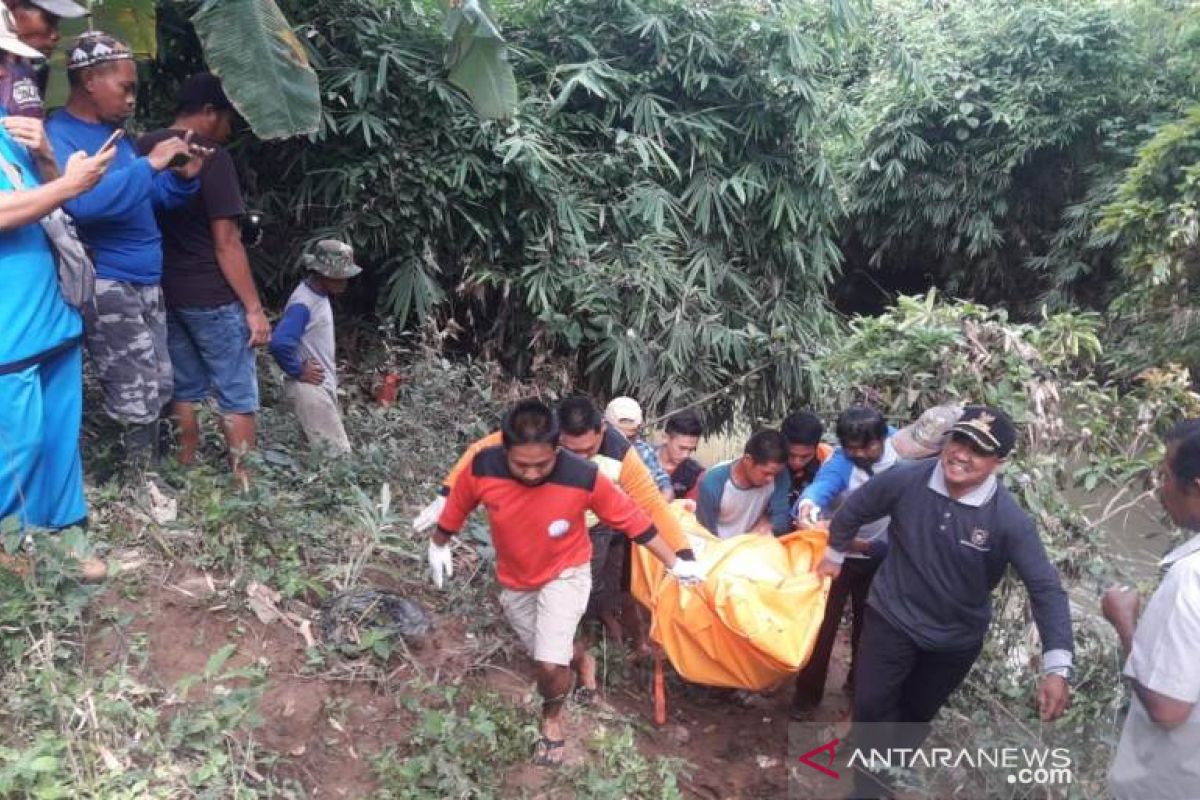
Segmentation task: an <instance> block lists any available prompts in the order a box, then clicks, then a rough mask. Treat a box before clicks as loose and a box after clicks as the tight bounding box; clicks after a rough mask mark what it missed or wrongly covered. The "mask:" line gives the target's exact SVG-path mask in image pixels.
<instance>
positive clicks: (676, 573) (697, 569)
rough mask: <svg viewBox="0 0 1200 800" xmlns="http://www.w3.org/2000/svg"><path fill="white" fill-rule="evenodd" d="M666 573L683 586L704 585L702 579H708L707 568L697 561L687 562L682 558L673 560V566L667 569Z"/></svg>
mask: <svg viewBox="0 0 1200 800" xmlns="http://www.w3.org/2000/svg"><path fill="white" fill-rule="evenodd" d="M667 572H669V573H670V574H671V576H672V577H674V578H675V580H677V581H679V582H680V583H681V584H682V585H684V586H695V585H696V584H700V583H704V579H705V578H707V577H708V567H705V566H704V565H703V564H701V563H700V562H699V561H688V560H686V559H682V558H677V559H675V566H673V567H671V568H670V569H668V570H667Z"/></svg>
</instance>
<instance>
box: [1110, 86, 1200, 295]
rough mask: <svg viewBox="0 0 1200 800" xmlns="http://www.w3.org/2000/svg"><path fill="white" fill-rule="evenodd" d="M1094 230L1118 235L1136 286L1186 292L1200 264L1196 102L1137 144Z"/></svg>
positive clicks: (1199, 144)
mask: <svg viewBox="0 0 1200 800" xmlns="http://www.w3.org/2000/svg"><path fill="white" fill-rule="evenodd" d="M1097 234H1098V235H1099V236H1104V237H1111V238H1113V239H1119V240H1120V242H1121V244H1122V247H1123V253H1122V266H1123V267H1124V268H1125V269H1126V270H1127V272H1128V273H1129V274H1130V277H1131V278H1132V279H1133V281H1134V282H1135V283H1136V284H1138V285H1139V286H1142V287H1146V288H1150V289H1158V290H1161V292H1162V293H1166V294H1170V293H1172V292H1177V291H1179V290H1181V289H1183V290H1185V291H1186V287H1187V285H1188V283H1189V282H1191V281H1194V279H1195V278H1196V267H1197V264H1198V263H1200V106H1196V107H1193V108H1192V109H1190V110H1189V111H1188V113H1187V115H1186V116H1184V117H1183V119H1181V120H1179V121H1177V122H1173V123H1171V124H1169V125H1165V126H1163V127H1162V128H1161V129H1160V130H1159V131H1158V133H1157V134H1155V136H1154V137H1153V138H1152V139H1150V140H1149V141H1148V142H1146V143H1145V144H1144V145H1142V146H1141V147H1140V148H1138V151H1137V157H1136V160H1135V162H1134V164H1133V165H1132V166H1131V167H1130V168H1129V170H1128V171H1127V172H1126V174H1125V178H1124V181H1123V182H1122V183H1121V185H1120V186H1119V187H1118V188H1117V190H1116V193H1115V197H1114V198H1113V201H1112V202H1111V203H1109V204H1108V205H1106V206H1105V207H1104V209H1103V211H1102V213H1101V218H1100V223H1099V225H1098V226H1097ZM1143 299H1144V298H1143Z"/></svg>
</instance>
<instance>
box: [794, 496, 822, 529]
mask: <svg viewBox="0 0 1200 800" xmlns="http://www.w3.org/2000/svg"><path fill="white" fill-rule="evenodd" d="M820 519H821V507H820V506H819V505H817V504H816V503H814V502H813V501H812V500H801V501H800V502H799V503H797V504H796V520H797V521H798V522H799V523H800V524H801V525H807V526H809V527H812V526H814V525H816V524H817V522H819V521H820Z"/></svg>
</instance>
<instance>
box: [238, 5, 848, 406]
mask: <svg viewBox="0 0 1200 800" xmlns="http://www.w3.org/2000/svg"><path fill="white" fill-rule="evenodd" d="M289 14H291V15H293V16H294V17H295V18H297V19H301V20H303V21H304V22H305V23H306V25H308V26H311V27H310V28H309V30H310V31H311V34H312V35H311V36H310V41H311V42H312V44H313V46H314V48H315V50H316V52H317V54H318V55H319V61H320V63H321V77H322V85H323V86H324V87H325V91H326V99H325V109H326V112H325V117H324V127H323V130H322V132H321V133H320V134H319V137H318V139H317V142H316V144H315V146H301V145H296V146H293V147H285V148H277V147H273V148H271V149H269V150H265V151H259V150H257V149H255V151H254V156H253V159H252V163H253V168H254V172H255V173H256V174H258V175H261V176H264V177H263V178H258V179H257V180H261V181H262V184H261V186H260V188H261V189H262V190H264V191H263V192H262V194H261V195H260V196H261V199H262V202H263V204H264V205H265V206H266V207H267V210H268V211H270V212H271V214H272V216H273V218H274V219H275V221H276V225H275V227H274V228H273V230H272V231H270V232H269V233H268V235H269V237H271V239H272V242H273V244H271V245H268V247H269V252H271V253H272V254H274V255H273V258H272V261H273V265H272V266H273V269H272V270H271V271H272V272H273V273H275V274H278V273H280V272H284V271H286V270H287V269H288V268H289V267H290V263H291V262H292V259H293V258H294V256H295V254H296V253H297V252H298V250H299V248H300V247H301V246H303V244H304V243H305V242H306V241H307V240H309V239H310V238H312V237H316V236H321V235H326V234H329V233H337V234H339V235H343V236H346V237H348V238H349V239H350V240H351V241H352V243H353V244H354V245H355V247H356V248H357V249H358V250H359V251H360V252H361V253H363V254H364V255H363V260H364V262H365V263H367V265H368V269H369V275H368V276H367V278H366V279H365V280H364V281H362V282H360V284H359V286H358V287H357V291H358V292H359V293H360V297H362V298H364V299H366V300H367V302H368V303H370V304H371V305H374V304H375V303H376V302H377V303H378V307H379V309H380V310H381V311H382V312H384V313H385V314H387V315H389V316H390V317H391V318H392V319H393V320H394V321H395V322H396V323H397V324H401V325H404V324H408V323H410V322H411V321H412V320H413V319H414V318H416V317H421V318H426V319H428V318H431V317H432V318H433V319H435V320H436V321H437V322H438V323H439V324H441V325H447V326H449V329H450V330H453V331H456V332H461V337H460V339H459V343H460V344H461V346H463V347H470V348H476V349H479V350H480V351H482V352H483V353H485V354H487V355H495V356H498V357H500V358H501V359H503V360H504V362H505V363H506V364H507V365H508V366H509V367H510V368H511V369H513V370H515V371H516V372H517V373H518V374H528V372H529V371H531V370H533V369H534V368H535V367H537V366H538V365H541V364H544V363H545V362H546V360H547V359H552V360H553V359H561V360H562V361H563V363H565V364H566V365H568V366H569V368H570V369H571V370H572V371H573V372H574V373H575V374H577V375H579V376H580V378H581V379H582V380H584V381H586V382H587V384H588V385H589V386H590V387H591V388H593V389H596V390H598V391H600V390H602V391H605V392H608V391H614V390H616V389H617V388H618V387H620V388H622V389H624V390H628V391H632V392H635V393H637V394H638V395H639V397H640V399H642V401H643V402H646V403H647V404H649V405H650V406H652V407H658V406H660V405H662V404H665V403H669V402H675V401H677V400H679V399H681V398H683V397H687V396H688V395H690V394H694V393H700V392H711V391H715V390H720V389H724V388H726V387H728V386H730V385H731V384H734V383H736V382H738V381H739V380H741V379H742V377H743V376H744V375H745V374H746V373H753V383H754V386H755V387H756V389H757V388H759V387H761V388H764V389H767V388H769V389H772V390H773V391H770V392H767V391H757V390H756V391H754V392H753V393H751V394H750V395H748V396H751V397H753V398H755V402H756V403H758V402H767V404H768V405H770V402H769V401H760V400H759V399H760V398H769V397H779V396H780V395H781V394H782V393H787V392H794V391H796V390H798V389H799V388H800V384H799V381H800V380H801V379H802V373H801V371H800V370H799V369H798V365H799V363H800V362H801V361H802V356H803V353H804V352H805V351H806V350H808V349H810V348H811V346H812V343H813V342H814V341H815V340H816V339H818V338H819V337H821V336H824V335H827V334H829V333H830V332H831V331H832V330H833V329H834V325H833V323H832V320H831V317H830V316H829V314H828V312H827V310H826V307H825V303H824V299H823V295H824V288H825V287H826V286H827V285H828V284H829V282H830V281H831V280H832V279H833V277H834V276H835V275H836V271H837V264H838V260H839V253H838V249H837V245H836V243H835V240H834V235H833V234H834V221H835V220H836V218H837V215H838V213H839V208H840V205H839V201H838V197H837V194H836V192H835V184H834V178H833V173H832V171H831V168H830V166H829V165H828V163H827V162H826V160H825V158H824V157H823V155H822V152H821V148H820V145H819V137H818V135H817V134H818V131H819V130H820V129H821V127H822V126H823V124H824V118H823V116H822V113H821V112H822V110H821V109H820V108H819V107H818V104H817V97H818V96H819V94H820V91H819V85H818V81H817V77H816V75H817V70H818V69H819V68H820V65H821V64H823V63H825V62H826V61H827V59H828V58H829V50H828V41H827V36H828V23H829V20H828V18H827V16H826V15H825V13H824V12H821V11H819V10H817V9H808V10H801V9H793V10H772V11H768V12H763V11H762V10H761V8H760V7H759V6H758V5H757V4H752V3H749V2H745V3H743V2H727V3H722V4H719V5H718V6H716V7H711V8H710V7H708V6H700V7H696V6H694V4H688V3H683V2H679V0H653V2H647V3H632V2H625V1H624V0H621V1H617V0H607V1H606V2H602V3H594V2H569V3H566V4H537V5H534V6H531V7H528V8H526V9H525V10H524V13H523V14H522V15H521V17H520V19H519V20H518V23H519V24H517V25H515V26H512V27H511V29H510V40H511V41H512V42H513V43H514V48H513V52H514V58H515V61H516V64H515V66H516V68H517V74H518V79H519V81H520V85H521V90H522V98H523V99H522V100H521V103H520V106H519V110H518V112H517V114H516V116H515V118H514V119H513V121H512V122H511V123H510V124H508V125H507V126H505V127H503V128H502V127H499V126H497V125H495V124H492V123H486V122H485V123H482V124H481V123H480V121H479V119H478V118H477V117H476V116H475V115H474V114H473V113H471V109H470V108H469V106H468V105H467V104H466V103H465V102H464V101H463V98H462V97H461V95H460V94H459V93H458V92H457V91H456V90H455V89H453V88H452V87H451V86H450V84H449V83H448V82H447V80H446V78H445V77H444V76H443V74H442V70H441V67H440V58H439V57H438V53H439V52H440V48H441V47H442V43H441V38H440V36H441V34H440V31H439V30H438V29H437V27H436V24H437V22H438V19H437V18H436V17H435V16H434V15H433V14H431V13H430V12H429V11H428V10H426V9H425V8H423V7H422V6H419V5H413V6H408V7H404V6H381V5H379V4H375V3H368V2H365V1H364V0H330V2H325V3H321V4H318V6H316V7H311V6H309V5H305V6H303V7H300V6H299V5H297V6H295V7H290V8H289ZM265 176H270V177H269V181H270V183H269V185H268V184H267V183H266V178H265ZM275 244H277V245H278V246H277V247H276V246H274V245H275ZM785 339H786V341H785ZM732 406H733V401H732V398H729V399H726V400H725V401H724V402H723V403H718V404H716V405H715V406H714V407H713V409H714V415H716V416H718V417H719V416H722V413H723V414H724V415H726V416H727V415H728V412H729V410H730V409H731V408H732Z"/></svg>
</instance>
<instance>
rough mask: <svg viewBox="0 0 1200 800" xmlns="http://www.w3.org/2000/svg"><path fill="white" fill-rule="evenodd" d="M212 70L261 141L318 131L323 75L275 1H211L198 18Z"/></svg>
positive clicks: (202, 8)
mask: <svg viewBox="0 0 1200 800" xmlns="http://www.w3.org/2000/svg"><path fill="white" fill-rule="evenodd" d="M192 24H193V25H194V26H195V28H196V33H197V35H198V36H199V37H200V43H201V45H202V46H203V48H204V58H205V60H206V61H207V62H208V68H209V69H210V70H212V72H213V74H214V75H216V76H217V77H219V78H220V79H221V82H222V84H223V85H224V87H225V93H226V94H227V95H229V99H230V101H231V102H232V103H233V105H234V106H235V107H236V108H237V110H238V112H239V113H240V114H241V115H242V116H243V117H244V118H245V119H246V121H247V122H248V123H250V128H251V129H252V130H253V131H254V133H255V135H256V136H258V137H259V138H260V139H282V138H286V137H289V136H301V135H305V134H310V133H315V132H316V130H317V128H318V126H319V124H320V119H321V97H320V92H319V87H318V83H317V74H316V73H315V72H314V71H313V69H312V67H310V66H309V63H308V54H307V52H306V51H305V49H304V45H303V44H302V43H301V42H300V40H299V39H298V38H297V37H296V34H295V33H293V32H292V28H291V25H290V23H288V21H287V18H285V17H284V16H283V12H282V11H280V10H279V6H277V5H276V4H275V2H274V0H206V2H205V3H204V4H203V5H202V6H201V7H200V9H199V10H198V11H197V12H196V13H195V15H193V16H192Z"/></svg>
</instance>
